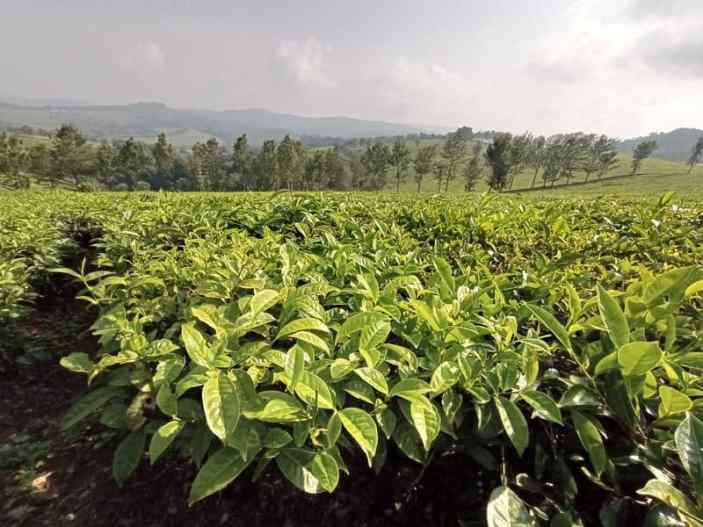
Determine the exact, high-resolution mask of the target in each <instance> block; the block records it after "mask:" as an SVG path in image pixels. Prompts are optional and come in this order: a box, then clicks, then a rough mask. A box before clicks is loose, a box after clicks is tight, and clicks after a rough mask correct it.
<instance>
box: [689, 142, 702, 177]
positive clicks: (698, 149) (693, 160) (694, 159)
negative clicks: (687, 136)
mask: <svg viewBox="0 0 703 527" xmlns="http://www.w3.org/2000/svg"><path fill="white" fill-rule="evenodd" d="M702 156H703V137H699V138H698V141H696V144H695V145H693V149H692V150H691V157H689V158H688V173H689V174H690V173H691V171H693V167H695V166H696V165H697V164H698V163H700V162H701V157H702Z"/></svg>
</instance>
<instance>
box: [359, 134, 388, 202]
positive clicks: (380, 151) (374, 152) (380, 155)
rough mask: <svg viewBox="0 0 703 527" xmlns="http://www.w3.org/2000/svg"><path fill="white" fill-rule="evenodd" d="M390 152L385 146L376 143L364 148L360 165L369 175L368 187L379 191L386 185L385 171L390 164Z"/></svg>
mask: <svg viewBox="0 0 703 527" xmlns="http://www.w3.org/2000/svg"><path fill="white" fill-rule="evenodd" d="M390 157H391V152H390V149H389V148H388V146H387V145H384V144H383V143H381V142H379V141H377V142H375V143H374V144H373V145H371V146H368V147H366V151H365V152H364V155H363V156H362V157H361V163H362V164H363V165H364V169H365V170H366V172H367V174H368V175H369V180H370V181H369V186H370V188H372V189H374V190H380V189H382V188H383V187H384V186H385V185H386V170H387V169H388V165H389V163H390Z"/></svg>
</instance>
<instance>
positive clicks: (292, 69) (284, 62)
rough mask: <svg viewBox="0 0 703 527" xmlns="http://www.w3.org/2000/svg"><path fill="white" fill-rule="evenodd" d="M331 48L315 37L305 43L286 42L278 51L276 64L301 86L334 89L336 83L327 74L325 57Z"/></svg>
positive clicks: (279, 46) (283, 42) (281, 44)
mask: <svg viewBox="0 0 703 527" xmlns="http://www.w3.org/2000/svg"><path fill="white" fill-rule="evenodd" d="M329 52H330V48H329V46H323V45H322V43H321V42H320V41H319V40H318V39H317V38H315V37H308V38H307V39H306V40H305V41H302V42H299V41H296V40H284V41H282V42H281V43H280V44H279V45H278V48H277V49H276V55H275V58H276V62H277V64H279V65H281V66H282V68H283V71H284V73H285V74H286V75H287V76H289V77H290V78H292V79H294V80H295V81H296V82H297V83H298V84H300V85H301V86H316V87H324V88H328V87H332V86H334V85H335V84H336V83H335V82H334V81H333V80H332V79H331V78H330V77H329V76H328V75H327V73H326V72H325V66H326V64H325V57H326V55H328V54H329Z"/></svg>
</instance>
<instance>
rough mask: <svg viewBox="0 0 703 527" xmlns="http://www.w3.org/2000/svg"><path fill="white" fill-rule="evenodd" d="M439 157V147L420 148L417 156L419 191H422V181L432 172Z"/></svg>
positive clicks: (416, 166) (416, 170)
mask: <svg viewBox="0 0 703 527" xmlns="http://www.w3.org/2000/svg"><path fill="white" fill-rule="evenodd" d="M436 156H437V145H425V146H418V148H417V154H415V163H414V166H415V183H416V184H417V191H418V192H420V190H421V189H422V180H423V179H424V177H425V176H427V174H429V173H430V172H432V170H433V168H434V164H435V157H436Z"/></svg>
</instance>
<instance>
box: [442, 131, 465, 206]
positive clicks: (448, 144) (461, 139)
mask: <svg viewBox="0 0 703 527" xmlns="http://www.w3.org/2000/svg"><path fill="white" fill-rule="evenodd" d="M460 130H461V129H460ZM466 145H467V142H466V137H465V135H464V134H462V133H460V131H456V132H454V133H452V134H449V135H448V136H447V140H446V141H445V142H444V147H443V149H442V156H443V157H444V159H445V160H446V170H445V174H444V191H445V192H448V191H449V183H450V182H451V181H453V180H454V179H455V178H456V171H457V168H458V166H459V163H460V162H461V161H462V160H463V158H464V157H465V156H466Z"/></svg>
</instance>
